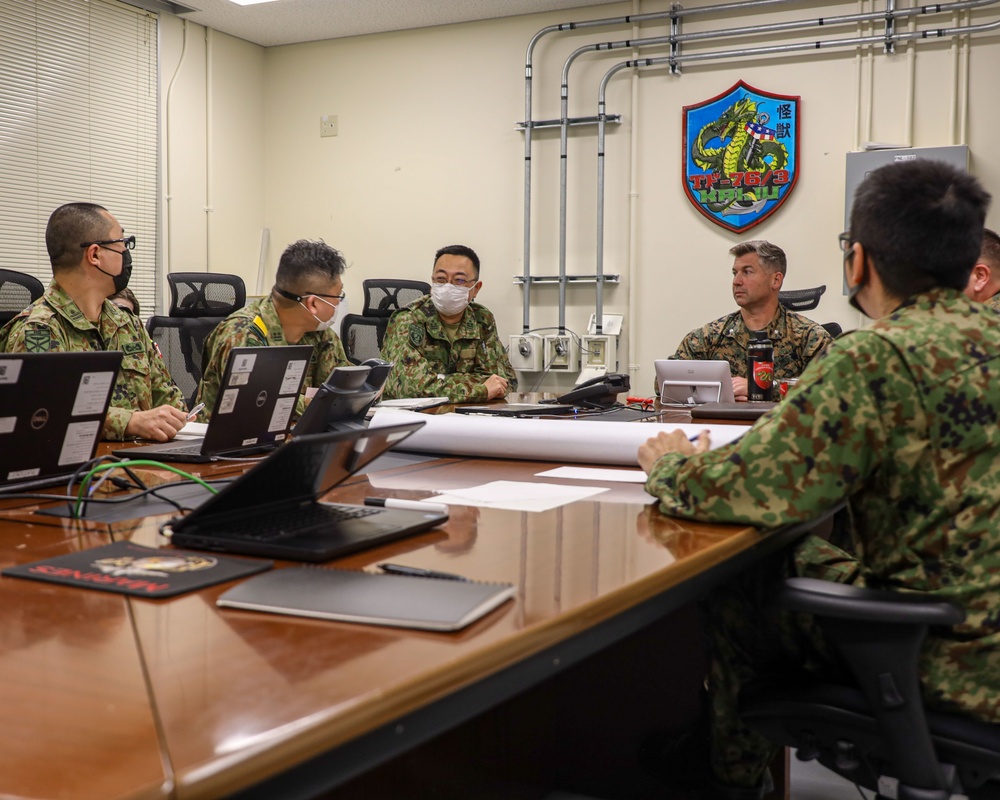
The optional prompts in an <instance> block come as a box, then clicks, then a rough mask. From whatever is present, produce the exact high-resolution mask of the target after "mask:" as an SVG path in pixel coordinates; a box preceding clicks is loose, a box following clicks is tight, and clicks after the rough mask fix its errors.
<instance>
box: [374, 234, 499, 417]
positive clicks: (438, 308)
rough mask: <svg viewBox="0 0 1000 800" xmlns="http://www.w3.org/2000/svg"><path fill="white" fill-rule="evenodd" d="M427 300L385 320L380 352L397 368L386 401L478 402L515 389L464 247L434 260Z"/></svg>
mask: <svg viewBox="0 0 1000 800" xmlns="http://www.w3.org/2000/svg"><path fill="white" fill-rule="evenodd" d="M431 283H432V286H431V293H430V294H429V295H425V296H424V297H421V298H420V299H419V300H414V301H413V302H412V303H410V305H408V306H407V307H406V308H401V309H399V310H398V311H396V312H395V313H394V314H393V315H392V319H390V320H389V329H388V330H387V331H386V334H385V342H384V344H383V345H382V353H383V355H384V356H385V358H386V359H388V360H389V361H392V362H394V364H395V366H394V367H393V368H392V372H391V373H390V374H389V379H388V380H387V381H386V384H385V392H384V395H385V397H386V398H387V399H388V398H397V397H445V396H447V397H448V399H449V400H451V401H452V402H453V403H469V402H473V403H481V402H483V401H485V400H493V399H495V398H499V397H505V396H506V395H507V393H508V392H510V391H515V390H516V389H517V377H516V376H515V374H514V370H513V368H512V367H511V366H510V361H509V360H508V358H507V351H506V350H505V349H504V347H503V345H502V344H501V343H500V336H499V335H498V334H497V324H496V320H495V319H494V318H493V314H491V313H490V310H489V309H488V308H486V306H481V305H479V304H478V303H474V302H471V301H473V300H475V298H476V295H477V294H479V290H480V289H482V287H483V283H482V281H480V280H479V256H477V255H476V253H475V252H474V251H473V250H472V248H470V247H466V246H465V245H460V244H456V245H451V246H450V247H443V248H441V249H440V250H438V251H437V253H435V255H434V270H433V272H432V274H431Z"/></svg>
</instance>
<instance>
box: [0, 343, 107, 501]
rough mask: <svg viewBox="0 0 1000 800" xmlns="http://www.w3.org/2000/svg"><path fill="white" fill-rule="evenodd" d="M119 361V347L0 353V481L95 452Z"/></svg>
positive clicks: (62, 469) (37, 474)
mask: <svg viewBox="0 0 1000 800" xmlns="http://www.w3.org/2000/svg"><path fill="white" fill-rule="evenodd" d="M121 362H122V354H121V353H120V352H118V351H111V352H100V351H95V352H84V353H18V354H14V353H8V354H3V355H0V486H5V485H9V484H14V483H21V482H24V481H35V480H40V479H44V478H49V477H55V476H59V475H71V474H72V473H73V472H74V471H75V470H76V468H77V467H79V466H80V465H81V464H84V463H86V462H87V461H89V460H90V459H91V458H93V457H94V451H95V450H96V448H97V443H98V442H99V441H100V438H101V428H102V426H103V425H104V415H105V414H106V413H107V410H108V404H109V403H110V402H111V395H112V391H113V389H114V386H115V379H116V377H117V375H118V369H119V367H120V366H121Z"/></svg>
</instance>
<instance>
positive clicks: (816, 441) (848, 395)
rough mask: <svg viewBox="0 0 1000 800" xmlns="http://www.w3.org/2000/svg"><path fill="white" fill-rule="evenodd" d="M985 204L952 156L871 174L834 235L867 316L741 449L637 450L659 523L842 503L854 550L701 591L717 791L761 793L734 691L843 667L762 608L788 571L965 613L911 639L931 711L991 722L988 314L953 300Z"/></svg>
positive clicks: (777, 564) (826, 548)
mask: <svg viewBox="0 0 1000 800" xmlns="http://www.w3.org/2000/svg"><path fill="white" fill-rule="evenodd" d="M988 204H989V195H988V194H987V193H986V192H985V191H984V190H983V188H982V187H981V186H980V185H979V183H978V182H977V181H976V180H975V179H974V178H972V177H971V176H969V175H968V174H967V173H964V172H962V171H960V170H957V169H955V168H953V167H951V166H948V165H946V164H942V163H938V162H934V161H927V160H918V161H911V162H901V163H897V164H892V165H890V166H886V167H883V168H882V169H879V170H876V171H874V172H873V173H871V174H870V175H869V176H868V178H867V179H866V180H865V181H864V183H863V184H862V185H861V186H860V187H859V188H858V190H857V193H856V196H855V200H854V206H853V210H852V212H851V230H850V233H848V234H844V235H843V236H842V237H841V240H842V243H843V247H844V254H845V268H846V278H847V284H848V286H849V287H851V293H852V300H851V302H852V304H854V305H856V306H857V307H858V308H860V309H861V310H863V311H864V313H865V314H867V315H868V316H870V317H873V318H876V320H877V321H876V322H875V323H874V324H873V325H872V326H871V327H870V328H868V329H866V330H862V331H856V332H854V333H850V334H847V335H846V336H843V337H841V338H839V339H837V340H836V341H835V342H833V343H832V344H831V345H830V347H829V349H828V350H827V352H826V354H825V355H824V356H823V357H821V358H819V359H817V360H816V361H814V362H813V363H812V364H810V365H809V367H807V369H806V370H805V372H804V373H803V375H802V378H801V380H800V381H799V383H798V385H797V386H796V387H795V388H794V389H793V390H792V391H791V392H789V394H788V397H787V399H786V400H785V401H784V402H782V403H780V404H779V405H778V407H777V408H776V409H774V410H772V411H770V412H768V414H767V415H765V416H764V417H763V418H762V419H761V420H760V421H759V422H758V423H757V424H756V425H754V426H753V427H752V428H751V429H750V430H749V431H748V432H747V433H746V434H745V435H744V436H743V437H742V438H741V439H740V440H739V441H737V442H734V443H732V444H730V445H726V446H723V447H719V448H718V449H715V450H708V446H709V443H708V437H707V434H703V435H702V436H701V437H700V439H699V441H698V442H697V443H696V444H692V443H691V442H689V441H688V440H687V438H686V437H685V436H684V435H683V434H681V433H680V432H679V431H673V432H671V433H669V434H667V433H664V434H660V435H659V436H658V437H656V438H655V439H650V440H649V441H648V442H647V443H646V444H645V445H643V446H642V448H640V451H639V463H640V464H641V465H642V467H643V468H644V469H645V470H646V471H647V473H648V475H649V478H648V481H647V483H646V490H647V491H648V492H649V493H650V494H653V495H654V496H656V497H658V498H659V499H660V509H661V510H662V511H663V512H664V513H666V514H670V515H675V516H680V517H685V518H690V519H698V520H708V521H713V522H736V523H743V524H750V525H755V526H758V527H760V528H774V527H777V526H780V525H784V524H785V523H790V522H797V521H803V520H809V519H811V518H814V517H815V516H817V515H819V514H821V513H823V512H825V511H827V510H829V509H832V508H833V507H835V506H836V505H837V504H838V503H840V502H842V501H844V500H846V501H847V507H848V511H849V516H850V519H851V531H850V533H851V537H852V540H853V548H854V554H850V555H849V554H848V553H846V552H843V551H841V550H839V549H838V548H836V547H834V546H833V545H831V544H829V543H827V542H825V541H822V540H819V539H816V538H808V539H806V540H805V541H804V542H803V543H802V544H800V545H799V546H798V547H796V548H795V549H794V551H793V552H792V553H790V554H783V555H782V556H781V557H780V558H778V559H776V560H774V561H772V562H770V563H768V564H765V565H763V566H761V567H759V568H755V569H753V570H750V571H748V572H747V573H745V574H744V575H743V576H741V579H740V580H738V581H734V582H732V583H731V584H728V585H726V586H724V587H717V588H715V589H713V590H712V591H711V593H710V594H709V595H708V597H707V598H706V599H705V601H704V606H705V609H706V611H707V615H706V619H707V623H706V624H707V627H708V630H709V639H710V643H711V654H712V666H711V669H710V675H709V695H710V700H711V705H712V717H711V729H712V737H711V766H712V773H713V775H714V779H715V784H714V786H713V789H712V792H711V794H712V796H719V797H738V798H757V797H760V796H761V793H762V783H763V780H762V777H763V775H764V770H765V767H766V765H767V763H768V762H769V760H770V758H771V756H772V755H773V753H774V748H773V746H772V745H771V744H770V743H769V742H767V741H766V740H764V739H763V738H761V737H760V736H759V735H758V734H756V733H754V732H752V731H750V730H749V729H747V728H745V727H743V726H742V724H741V723H740V720H739V718H738V715H737V714H736V698H737V695H738V693H739V690H740V688H741V687H742V686H745V685H747V684H748V683H750V682H752V681H753V680H754V678H755V676H756V675H760V674H765V673H767V674H770V675H772V676H773V675H775V671H776V670H782V669H784V670H788V669H790V668H793V667H797V668H805V669H809V670H812V671H814V672H816V673H819V674H822V675H826V676H828V677H834V676H835V675H836V674H837V672H838V668H837V666H836V664H837V661H836V659H835V658H834V656H833V655H832V654H831V648H830V645H829V642H828V641H827V640H825V639H824V637H823V635H822V634H821V632H820V631H819V630H818V629H817V628H816V626H814V625H811V624H809V623H808V622H807V620H808V619H809V617H807V616H804V615H794V614H783V615H776V614H775V613H774V612H773V611H772V610H768V609H766V608H765V606H766V603H767V599H768V597H769V596H773V590H774V588H775V583H776V581H778V580H781V579H782V578H783V577H785V576H788V575H804V576H808V577H814V578H826V579H829V580H835V581H842V582H849V583H855V584H858V585H867V586H870V587H873V588H885V589H895V590H901V591H909V592H917V593H920V594H926V595H929V596H934V597H940V598H942V599H947V600H950V601H952V602H955V603H957V604H958V605H960V606H962V607H963V608H964V609H965V612H966V620H965V622H964V623H962V624H960V625H958V626H956V627H955V628H954V629H953V630H949V631H934V632H932V633H931V634H930V635H929V636H928V638H927V640H926V642H925V644H924V646H923V650H922V653H921V674H922V679H923V687H924V696H925V701H926V702H927V703H928V705H930V706H932V707H936V708H940V709H947V710H952V711H954V710H958V711H961V712H964V713H968V714H969V715H972V716H975V717H979V718H981V719H984V720H988V721H990V722H994V723H997V722H1000V628H998V626H997V623H996V619H997V616H998V613H1000V471H998V469H997V464H1000V426H998V425H997V419H998V417H1000V318H998V317H997V315H996V314H994V313H992V312H990V311H987V310H986V309H984V308H983V306H982V305H981V304H979V303H975V302H973V301H971V300H969V299H968V298H967V297H965V296H964V295H963V294H962V289H963V287H965V285H966V282H967V281H968V277H969V271H970V270H971V269H972V265H973V264H974V263H975V262H976V257H977V255H978V253H979V247H980V242H981V240H982V230H983V221H984V219H985V216H986V209H987V206H988ZM778 674H782V673H778Z"/></svg>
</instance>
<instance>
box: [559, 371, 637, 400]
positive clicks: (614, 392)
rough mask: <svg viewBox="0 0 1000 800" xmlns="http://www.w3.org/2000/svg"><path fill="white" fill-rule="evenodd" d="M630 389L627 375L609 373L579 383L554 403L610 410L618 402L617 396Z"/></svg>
mask: <svg viewBox="0 0 1000 800" xmlns="http://www.w3.org/2000/svg"><path fill="white" fill-rule="evenodd" d="M630 388H632V387H631V382H630V381H629V377H628V375H627V374H625V373H622V372H611V373H608V374H607V375H599V376H598V377H596V378H591V379H590V380H589V381H586V382H584V383H581V384H580V385H579V386H576V387H574V388H573V389H572V390H570V391H568V392H567V393H566V394H564V395H561V396H560V397H558V398H556V400H555V402H557V403H572V404H573V405H577V406H584V407H585V408H610V407H611V406H613V405H614V404H615V403H616V402H617V401H618V395H619V394H621V393H622V392H627V391H628V390H629V389H630Z"/></svg>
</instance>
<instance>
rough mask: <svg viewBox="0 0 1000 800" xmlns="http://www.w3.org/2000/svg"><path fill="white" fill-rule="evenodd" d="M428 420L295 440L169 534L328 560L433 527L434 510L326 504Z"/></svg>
mask: <svg viewBox="0 0 1000 800" xmlns="http://www.w3.org/2000/svg"><path fill="white" fill-rule="evenodd" d="M423 425H424V423H423V422H409V423H406V424H403V425H392V426H386V427H382V428H374V429H372V428H356V429H350V430H344V431H337V432H332V433H317V434H313V435H311V436H300V437H296V438H294V439H291V440H290V441H289V442H288V443H287V444H285V445H284V446H282V447H281V448H280V449H278V450H276V451H275V452H274V453H272V454H271V455H269V456H268V457H267V458H266V459H264V460H263V461H262V462H260V463H259V464H257V465H255V466H254V467H253V468H252V469H251V470H249V471H248V472H247V473H246V474H245V475H243V476H242V477H240V478H238V479H236V480H235V481H233V482H232V483H230V484H229V485H228V486H226V487H225V488H223V489H222V490H221V491H220V492H219V493H218V494H216V495H213V496H212V497H210V498H209V499H208V500H206V501H205V502H204V503H203V504H202V505H200V506H199V507H198V508H196V509H195V510H194V511H192V512H190V513H189V514H188V515H187V516H185V517H178V518H176V519H173V520H171V521H170V522H167V523H166V524H165V525H164V526H163V527H162V528H161V533H163V534H164V535H166V536H169V537H170V540H171V543H172V544H175V545H177V546H178V547H190V548H194V549H197V550H217V551H219V552H223V553H242V554H245V555H252V556H265V557H267V558H283V559H290V560H292V561H311V562H317V561H328V560H330V559H331V558H337V557H339V556H342V555H346V554H347V553H353V552H355V551H357V550H363V549H365V548H368V547H374V546H375V545H377V544H382V543H383V542H388V541H392V540H394V539H399V538H401V537H403V536H409V535H410V534H414V533H420V532H422V531H425V530H428V529H429V528H433V527H434V526H435V525H439V524H441V523H442V522H444V521H445V520H447V519H448V515H447V514H443V513H440V512H439V511H437V510H434V509H430V508H429V509H428V510H427V511H410V510H408V509H395V508H381V507H378V508H376V507H369V506H356V505H343V504H333V503H323V502H320V498H321V497H323V495H325V494H326V493H327V492H328V491H330V489H332V488H333V487H335V486H337V485H339V484H340V483H343V482H344V481H345V480H347V478H349V477H350V476H351V475H354V474H355V473H357V472H358V471H359V470H361V469H362V468H363V467H364V466H365V465H366V464H369V463H370V462H371V461H372V460H373V459H375V458H377V457H378V456H379V455H380V454H381V453H384V452H385V451H386V450H388V449H389V448H391V447H393V446H394V445H396V444H398V443H399V442H401V441H403V439H405V438H406V437H408V436H409V435H410V434H412V433H413V432H414V431H415V430H417V429H418V428H420V427H421V426H423Z"/></svg>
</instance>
